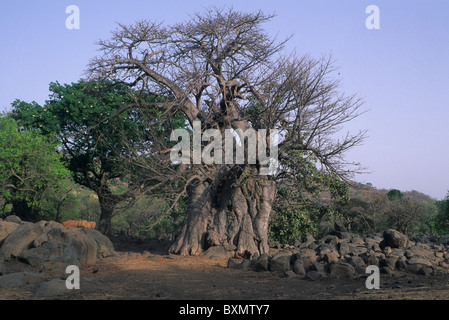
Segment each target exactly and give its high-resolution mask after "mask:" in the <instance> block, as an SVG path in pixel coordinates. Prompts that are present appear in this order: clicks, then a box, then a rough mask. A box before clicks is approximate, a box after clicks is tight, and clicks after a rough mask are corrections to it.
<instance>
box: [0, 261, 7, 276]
mask: <svg viewBox="0 0 449 320" xmlns="http://www.w3.org/2000/svg"><path fill="white" fill-rule="evenodd" d="M5 274H6V268H5V264H4V261H3V258H2V257H0V276H4V275H5Z"/></svg>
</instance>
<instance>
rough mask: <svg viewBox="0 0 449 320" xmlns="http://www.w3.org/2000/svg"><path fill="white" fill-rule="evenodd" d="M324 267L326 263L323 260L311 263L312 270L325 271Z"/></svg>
mask: <svg viewBox="0 0 449 320" xmlns="http://www.w3.org/2000/svg"><path fill="white" fill-rule="evenodd" d="M324 269H325V264H324V263H323V262H318V261H315V262H313V263H311V264H310V271H316V272H320V273H324Z"/></svg>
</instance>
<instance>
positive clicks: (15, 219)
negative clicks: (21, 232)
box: [5, 215, 22, 224]
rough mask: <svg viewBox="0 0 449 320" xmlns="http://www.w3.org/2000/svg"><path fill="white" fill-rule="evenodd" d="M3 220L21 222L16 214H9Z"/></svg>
mask: <svg viewBox="0 0 449 320" xmlns="http://www.w3.org/2000/svg"><path fill="white" fill-rule="evenodd" d="M5 221H7V222H13V223H17V224H22V219H20V218H19V217H18V216H16V215H11V216H7V217H6V218H5Z"/></svg>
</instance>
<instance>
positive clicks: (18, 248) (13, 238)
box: [0, 223, 44, 261]
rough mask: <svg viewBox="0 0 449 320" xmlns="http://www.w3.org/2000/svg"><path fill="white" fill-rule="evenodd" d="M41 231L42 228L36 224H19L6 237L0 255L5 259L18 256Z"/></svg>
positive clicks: (42, 230)
mask: <svg viewBox="0 0 449 320" xmlns="http://www.w3.org/2000/svg"><path fill="white" fill-rule="evenodd" d="M43 232H44V229H43V228H42V227H41V226H39V225H37V224H33V223H25V224H22V225H20V226H19V227H18V228H17V229H15V230H14V231H13V232H12V233H10V234H9V235H8V236H7V237H6V239H5V241H4V242H3V245H2V247H1V249H0V256H1V257H3V258H4V259H5V260H6V261H9V260H10V259H11V258H14V257H18V256H19V255H20V254H21V253H22V252H23V251H25V250H26V249H28V247H29V246H30V245H31V244H32V243H33V241H34V240H35V239H36V238H37V237H39V236H40V235H41V234H42V233H43Z"/></svg>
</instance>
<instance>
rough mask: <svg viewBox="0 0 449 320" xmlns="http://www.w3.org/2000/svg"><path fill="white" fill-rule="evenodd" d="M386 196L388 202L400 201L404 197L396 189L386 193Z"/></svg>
mask: <svg viewBox="0 0 449 320" xmlns="http://www.w3.org/2000/svg"><path fill="white" fill-rule="evenodd" d="M387 196H388V199H389V200H390V201H394V200H398V199H402V198H403V197H404V194H403V193H402V192H401V191H400V190H398V189H391V190H390V191H388V193H387Z"/></svg>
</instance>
